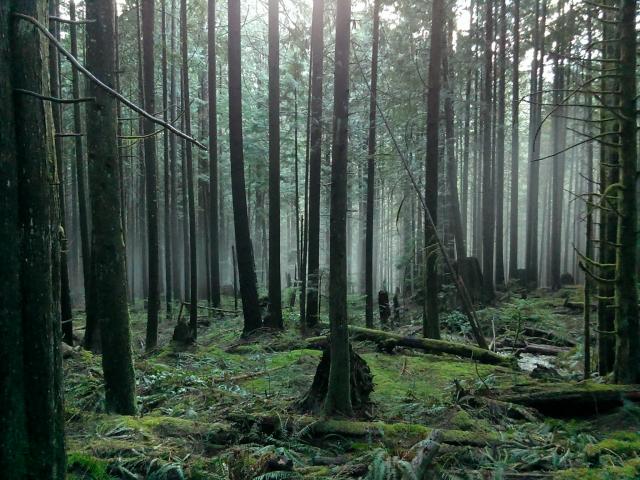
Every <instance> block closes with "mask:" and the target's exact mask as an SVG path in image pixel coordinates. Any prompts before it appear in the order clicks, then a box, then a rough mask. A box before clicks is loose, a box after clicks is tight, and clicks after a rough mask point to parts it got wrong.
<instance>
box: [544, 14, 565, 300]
mask: <svg viewBox="0 0 640 480" xmlns="http://www.w3.org/2000/svg"><path fill="white" fill-rule="evenodd" d="M560 5H562V2H561V3H560ZM558 48H559V50H560V52H562V51H563V47H562V45H559V46H558ZM560 54H562V53H560ZM553 85H554V95H553V96H554V100H555V101H554V104H555V105H556V106H557V108H556V110H555V113H554V114H553V116H552V127H551V128H552V131H553V152H554V153H555V152H558V154H557V155H556V156H555V157H553V159H552V162H553V169H552V174H553V177H552V188H551V192H552V193H551V208H550V210H549V211H550V213H551V244H550V248H549V252H548V253H549V255H548V257H547V258H548V262H549V263H548V273H549V284H550V285H551V288H552V289H553V290H559V289H560V287H561V284H560V266H561V253H562V216H563V213H564V212H563V204H564V202H563V196H564V174H565V155H564V153H560V152H562V150H564V148H565V146H566V126H565V122H564V119H563V118H562V117H563V116H565V115H566V109H565V108H564V107H562V106H560V102H561V101H562V98H563V97H564V96H565V94H564V93H563V89H564V88H565V80H564V65H562V64H561V61H560V60H559V59H558V58H556V59H555V62H554V80H553Z"/></svg>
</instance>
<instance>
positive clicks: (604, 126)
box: [598, 0, 620, 375]
mask: <svg viewBox="0 0 640 480" xmlns="http://www.w3.org/2000/svg"><path fill="white" fill-rule="evenodd" d="M616 4H617V2H616V0H607V1H606V3H605V5H606V6H608V7H615V6H616ZM604 18H605V20H606V21H607V22H610V23H604V24H603V31H602V37H603V40H604V41H605V43H604V44H603V49H602V56H603V58H604V60H605V62H606V63H605V64H603V66H602V71H603V73H609V72H608V71H609V70H610V69H611V66H610V62H612V61H614V62H615V61H616V60H618V59H619V58H620V50H619V48H620V45H619V43H618V42H616V40H617V39H618V36H617V33H618V32H617V31H616V27H615V25H614V24H613V22H614V21H615V15H613V13H612V11H611V10H610V9H605V11H604ZM601 86H602V90H603V91H609V92H614V91H617V90H618V89H619V88H620V85H619V81H618V79H604V80H603V81H602V83H601ZM603 101H604V102H605V104H606V105H607V106H615V105H616V103H617V101H618V98H617V96H616V95H615V94H605V95H604V96H603ZM600 118H601V120H602V122H601V123H600V130H601V134H602V135H605V137H604V139H605V140H606V141H608V142H613V143H615V142H617V141H618V140H619V139H618V136H617V135H616V132H617V131H618V130H619V128H620V126H619V124H618V122H617V117H616V116H615V115H613V114H612V113H611V112H610V111H608V110H607V109H603V110H602V112H601V113H600ZM607 134H608V135H607ZM618 163H619V151H618V149H617V148H615V147H613V146H610V145H601V147H600V195H601V196H603V195H604V193H605V192H606V191H607V188H608V187H609V185H613V184H616V183H618V182H619V180H620V177H619V169H618ZM600 201H601V203H602V204H603V205H604V206H605V208H604V209H601V211H600V225H599V242H598V244H599V252H598V253H599V259H598V260H599V262H600V263H601V264H603V265H609V266H608V267H604V268H601V269H600V277H602V278H604V279H606V281H605V282H599V284H598V331H599V335H598V371H599V373H600V375H606V374H608V373H610V372H612V371H613V370H614V362H615V348H616V347H615V340H616V337H615V332H614V329H615V308H614V295H615V288H614V285H613V281H614V277H615V271H614V269H613V268H612V267H611V265H612V264H615V263H616V249H615V246H614V244H615V242H616V237H617V224H618V219H617V217H616V214H615V212H613V211H612V210H613V209H612V208H611V207H615V206H616V204H615V199H611V198H606V199H604V198H601V200H600Z"/></svg>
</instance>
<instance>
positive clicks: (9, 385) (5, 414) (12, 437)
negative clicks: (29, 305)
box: [0, 1, 27, 479]
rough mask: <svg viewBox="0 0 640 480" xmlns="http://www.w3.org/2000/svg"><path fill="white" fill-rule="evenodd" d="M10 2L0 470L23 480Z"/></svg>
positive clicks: (1, 147)
mask: <svg viewBox="0 0 640 480" xmlns="http://www.w3.org/2000/svg"><path fill="white" fill-rule="evenodd" d="M11 6H12V5H11V3H10V2H6V1H3V2H0V111H1V112H2V116H3V118H2V121H0V185H2V188H0V238H1V239H2V241H0V292H2V294H1V295H0V412H2V415H0V472H2V474H3V475H6V477H7V478H17V479H22V478H24V475H25V472H26V468H27V461H26V453H27V423H26V416H25V413H26V411H25V404H24V380H25V378H24V367H23V363H22V359H23V341H22V322H21V321H20V319H21V315H22V306H21V300H22V299H21V292H20V288H16V286H17V285H19V282H20V230H19V228H18V157H17V152H16V138H15V127H16V124H15V117H14V106H13V98H14V93H13V82H12V78H11V69H12V56H11V52H12V49H11V44H10V42H9V32H10V29H11V24H12V23H13V22H14V21H15V19H12V18H11Z"/></svg>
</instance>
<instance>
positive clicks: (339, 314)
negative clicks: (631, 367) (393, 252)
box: [324, 0, 353, 415]
mask: <svg viewBox="0 0 640 480" xmlns="http://www.w3.org/2000/svg"><path fill="white" fill-rule="evenodd" d="M350 28H351V3H350V0H338V2H337V4H336V53H335V76H334V92H333V101H334V104H333V145H332V152H331V153H332V157H333V158H332V159H333V162H332V165H331V219H330V225H329V233H330V238H331V242H330V245H329V269H330V270H329V298H330V299H331V301H330V302H329V321H330V328H331V345H330V352H331V366H330V369H329V385H328V389H327V398H326V400H325V404H324V412H325V413H326V414H328V415H333V414H342V415H351V414H352V413H353V407H352V405H351V367H350V364H351V359H350V350H349V349H350V345H349V329H348V321H349V319H348V315H347V241H346V240H347V162H348V145H349V137H348V130H349V48H350V39H351V31H350Z"/></svg>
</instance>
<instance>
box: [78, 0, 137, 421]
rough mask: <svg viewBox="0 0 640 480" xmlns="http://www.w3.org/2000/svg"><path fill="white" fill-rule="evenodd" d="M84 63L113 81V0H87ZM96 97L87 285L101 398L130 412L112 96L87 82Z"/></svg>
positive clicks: (90, 139)
mask: <svg viewBox="0 0 640 480" xmlns="http://www.w3.org/2000/svg"><path fill="white" fill-rule="evenodd" d="M86 12H87V18H91V19H95V20H96V22H94V23H89V24H88V25H87V67H88V68H89V69H90V70H91V72H93V74H94V75H95V76H96V77H98V78H99V79H100V80H101V81H102V82H104V83H106V84H107V85H113V84H114V76H115V73H114V72H115V48H114V47H115V45H114V38H115V37H114V34H115V29H114V19H115V2H114V1H113V0H86ZM88 93H89V95H90V96H92V97H94V98H95V101H94V102H93V103H91V104H89V105H88V107H87V147H88V148H87V151H88V153H89V185H90V189H91V216H92V219H93V221H92V222H91V224H92V229H93V234H92V241H93V246H92V248H91V254H92V255H91V267H92V279H91V285H95V286H98V285H99V286H100V288H96V289H95V294H94V296H95V301H96V303H95V313H96V318H97V319H98V321H99V322H100V326H101V334H102V368H103V371H104V382H105V402H106V409H107V411H109V412H115V413H119V414H122V415H132V414H134V413H135V411H136V408H135V377H134V373H133V361H132V355H131V333H130V331H129V312H128V308H127V275H126V267H125V250H124V243H123V241H122V225H121V221H120V208H122V206H121V205H120V183H119V178H118V152H117V143H116V131H117V126H116V121H117V119H116V101H115V99H114V98H113V97H111V96H110V95H108V94H107V93H106V92H105V91H104V90H102V89H100V88H98V87H96V86H95V85H94V84H93V83H92V84H90V85H89V92H88Z"/></svg>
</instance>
